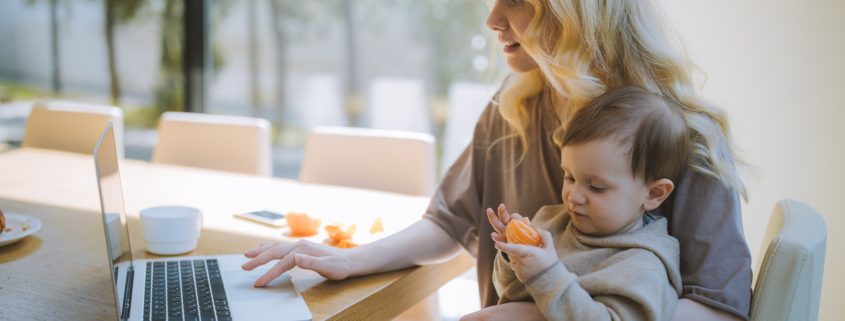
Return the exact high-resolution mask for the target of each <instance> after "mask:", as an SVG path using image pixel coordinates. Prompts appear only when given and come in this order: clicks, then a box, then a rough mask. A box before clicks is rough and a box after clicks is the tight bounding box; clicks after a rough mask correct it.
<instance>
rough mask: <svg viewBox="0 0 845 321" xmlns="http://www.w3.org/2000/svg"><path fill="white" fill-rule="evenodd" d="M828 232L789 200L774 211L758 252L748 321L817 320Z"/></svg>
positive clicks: (812, 213)
mask: <svg viewBox="0 0 845 321" xmlns="http://www.w3.org/2000/svg"><path fill="white" fill-rule="evenodd" d="M826 243H827V226H826V224H825V222H824V219H823V218H822V216H821V215H819V213H817V212H816V211H815V210H813V209H812V208H810V207H809V206H808V205H807V204H804V203H800V202H797V201H793V200H783V201H780V202H779V203H778V204H777V206H775V209H774V211H773V212H772V216H771V217H770V218H769V225H768V227H767V229H766V235H765V237H764V238H763V246H764V248H763V249H761V254H762V256H761V257H762V258H763V259H762V261H761V262H760V263H759V265H758V267H757V271H758V273H757V274H758V275H757V280H756V284H755V285H754V295H753V296H752V299H751V320H754V321H764V320H766V321H768V320H789V321H793V320H794V321H798V320H817V319H818V317H819V299H820V297H821V289H822V277H823V273H824V257H825V245H826Z"/></svg>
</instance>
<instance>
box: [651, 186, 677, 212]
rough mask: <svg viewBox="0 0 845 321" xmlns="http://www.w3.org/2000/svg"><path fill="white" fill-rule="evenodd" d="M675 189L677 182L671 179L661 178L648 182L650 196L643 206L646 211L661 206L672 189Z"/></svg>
mask: <svg viewBox="0 0 845 321" xmlns="http://www.w3.org/2000/svg"><path fill="white" fill-rule="evenodd" d="M674 189H675V183H672V181H671V180H668V179H665V178H661V179H658V180H656V181H653V182H651V183H649V184H648V196H647V197H646V199H645V202H643V207H644V208H645V210H646V211H651V210H654V209H655V208H657V207H658V206H660V204H662V203H663V201H665V200H666V198H667V197H669V194H671V193H672V190H674Z"/></svg>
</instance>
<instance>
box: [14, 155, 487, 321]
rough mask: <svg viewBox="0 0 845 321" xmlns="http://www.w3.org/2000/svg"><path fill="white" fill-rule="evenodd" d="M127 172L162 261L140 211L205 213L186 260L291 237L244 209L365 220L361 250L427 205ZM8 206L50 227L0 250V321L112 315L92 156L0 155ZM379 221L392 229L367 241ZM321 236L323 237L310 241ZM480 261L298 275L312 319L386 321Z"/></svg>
mask: <svg viewBox="0 0 845 321" xmlns="http://www.w3.org/2000/svg"><path fill="white" fill-rule="evenodd" d="M120 166H121V167H120V170H121V178H122V180H123V193H124V197H125V206H126V213H127V215H128V218H129V219H128V221H129V229H130V234H131V235H130V241H131V243H132V246H133V254H134V255H135V256H136V257H145V258H153V257H157V256H155V255H151V254H149V253H146V252H145V251H144V250H143V248H144V246H143V240H142V239H141V236H140V222H139V221H138V212H139V211H140V210H141V209H143V208H147V207H152V206H159V205H185V206H193V207H196V208H199V209H200V210H201V211H202V212H203V230H202V235H201V237H200V241H199V244H198V246H197V248H196V249H195V250H194V251H193V252H191V253H189V254H188V255H215V254H234V253H242V252H243V251H245V250H247V249H250V248H252V247H254V246H256V245H257V244H259V243H262V242H267V241H292V240H293V239H291V238H288V237H286V236H285V229H282V228H274V227H268V226H264V225H259V224H256V223H252V222H250V221H246V220H243V219H240V218H236V217H234V216H233V214H234V213H238V212H246V211H253V210H259V209H270V210H276V211H283V212H287V211H302V212H306V213H308V214H309V215H312V216H315V217H319V218H321V219H322V220H323V222H324V223H342V224H357V225H358V232H357V233H356V235H355V241H356V242H357V243H362V244H363V243H368V242H371V241H373V240H375V239H378V238H381V237H384V236H386V235H387V233H393V232H397V231H399V230H401V229H402V228H404V227H406V226H408V225H410V224H412V223H413V222H415V221H416V220H418V219H419V218H420V216H421V214H422V213H423V211H424V210H425V207H426V205H427V203H428V199H427V198H425V197H415V196H407V195H401V194H393V193H385V192H378V191H372V190H364V189H356V188H347V187H337V186H327V185H315V184H302V183H299V182H297V181H292V180H283V179H277V178H267V177H257V176H249V175H241V174H235V173H225V172H219V171H211V170H203V169H196V168H189V167H179V166H170V165H162V164H151V163H147V162H142V161H135V160H122V161H121V164H120ZM0 209H2V210H3V211H4V212H10V213H19V214H25V215H30V216H33V217H36V218H38V219H40V220H41V221H42V223H43V227H42V228H41V230H40V231H38V232H36V233H35V234H34V235H31V236H29V237H26V238H24V239H22V240H21V241H19V242H17V243H14V244H11V245H7V246H3V247H0V320H30V319H34V320H42V319H43V320H56V319H66V320H107V319H112V318H113V316H114V315H115V310H114V301H113V300H114V297H113V294H112V290H111V283H110V282H103V281H104V280H106V281H108V280H109V278H107V277H108V275H110V271H109V268H108V265H107V262H108V258H107V254H106V245H105V241H104V233H103V225H102V218H101V215H100V204H99V197H98V193H97V184H96V177H95V174H94V162H93V157H92V156H91V155H81V154H73V153H66V152H59V151H51V150H41V149H32V148H23V149H18V150H14V151H10V152H5V153H0ZM377 217H380V218H381V219H382V220H383V224H384V228H385V233H379V234H375V235H370V233H369V232H368V230H369V228H370V225H371V224H372V223H373V222H374V220H375V219H376V218H377ZM325 238H326V236H325V233H323V232H321V233H320V234H319V235H317V236H314V237H311V238H309V240H312V241H315V242H322V241H323V240H324V239H325ZM409 250H413V249H409ZM473 264H474V263H473V259H472V258H471V257H470V256H469V255H467V254H465V253H464V254H461V255H459V256H457V257H456V258H454V259H452V260H450V261H448V262H445V263H442V264H437V265H429V266H422V267H414V268H408V269H404V270H400V271H394V272H388V273H381V274H376V275H371V276H365V277H358V278H351V279H347V280H344V281H327V280H325V279H323V278H322V277H320V276H319V275H317V274H316V273H313V272H311V271H305V270H300V269H294V270H293V271H292V272H291V274H292V277H293V282H294V285H295V286H296V288H297V289H298V290H299V291H300V293H301V294H302V296H303V298H304V299H305V301H306V303H307V304H308V307H309V309H310V310H311V312H312V314H313V315H314V320H362V319H367V320H389V319H391V318H393V317H395V316H397V315H398V314H400V313H401V312H403V311H404V310H406V309H408V308H409V307H411V306H412V305H413V304H415V303H416V302H419V301H420V300H422V299H423V298H425V297H427V296H429V295H430V294H432V293H434V291H436V290H437V288H439V287H440V286H441V285H443V284H445V283H446V282H448V281H449V280H451V279H452V278H454V277H456V276H457V275H459V274H461V273H462V272H464V271H466V270H467V269H468V268H469V267H471V266H472V265H473ZM104 276H106V278H104Z"/></svg>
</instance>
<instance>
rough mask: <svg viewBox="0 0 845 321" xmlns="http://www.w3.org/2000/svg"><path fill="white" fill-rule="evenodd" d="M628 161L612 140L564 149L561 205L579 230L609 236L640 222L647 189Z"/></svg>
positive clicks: (628, 157)
mask: <svg viewBox="0 0 845 321" xmlns="http://www.w3.org/2000/svg"><path fill="white" fill-rule="evenodd" d="M629 159H630V156H629V155H626V150H625V149H623V148H622V146H621V145H620V144H619V143H618V142H617V141H616V140H614V139H599V140H594V141H591V142H587V143H582V144H575V145H567V146H564V147H563V150H561V167H562V168H563V171H564V180H563V203H564V204H566V208H567V209H568V210H569V214H570V216H571V217H572V223H573V224H574V225H575V227H576V228H578V230H579V231H581V232H583V233H586V234H592V235H608V234H613V233H616V232H618V231H620V230H622V229H624V228H626V227H628V226H631V225H632V224H634V223H635V222H636V220H638V219H640V217H641V215H642V213H643V211H644V210H646V207H645V206H646V202H647V200H648V198H649V187H648V186H647V184H646V182H645V181H644V180H643V179H638V178H635V177H634V174H633V173H632V172H631V165H630V160H629ZM648 209H651V208H648Z"/></svg>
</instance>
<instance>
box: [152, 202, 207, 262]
mask: <svg viewBox="0 0 845 321" xmlns="http://www.w3.org/2000/svg"><path fill="white" fill-rule="evenodd" d="M140 216H141V233H142V234H143V236H144V241H145V242H146V243H147V247H146V249H147V252H150V253H153V254H162V255H174V254H182V253H187V252H190V251H193V250H194V248H196V247H197V241H198V240H199V238H200V231H201V230H202V212H200V210H199V209H196V208H193V207H187V206H157V207H150V208H146V209H143V210H141V213H140Z"/></svg>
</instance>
